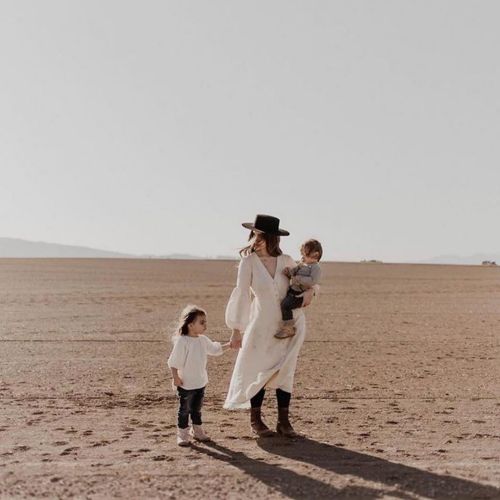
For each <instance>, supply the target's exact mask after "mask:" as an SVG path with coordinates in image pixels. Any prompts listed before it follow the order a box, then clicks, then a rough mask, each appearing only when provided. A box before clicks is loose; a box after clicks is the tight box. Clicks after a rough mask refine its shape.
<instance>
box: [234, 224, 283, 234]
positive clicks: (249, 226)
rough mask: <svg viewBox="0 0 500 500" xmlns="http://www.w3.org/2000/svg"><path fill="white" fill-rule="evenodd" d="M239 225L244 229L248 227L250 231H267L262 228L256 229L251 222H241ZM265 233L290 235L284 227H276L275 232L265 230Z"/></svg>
mask: <svg viewBox="0 0 500 500" xmlns="http://www.w3.org/2000/svg"><path fill="white" fill-rule="evenodd" d="M241 225H242V226H243V227H245V228H246V229H250V230H251V231H255V232H258V233H266V232H267V231H262V229H256V227H255V226H254V223H253V222H242V223H241ZM267 234H275V235H276V236H290V233H289V232H288V231H286V230H285V229H278V232H277V233H274V232H273V233H269V232H267Z"/></svg>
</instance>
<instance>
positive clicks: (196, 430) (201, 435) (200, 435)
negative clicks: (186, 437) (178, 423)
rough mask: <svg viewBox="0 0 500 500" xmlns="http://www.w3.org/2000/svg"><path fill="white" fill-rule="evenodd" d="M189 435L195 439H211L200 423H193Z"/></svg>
mask: <svg viewBox="0 0 500 500" xmlns="http://www.w3.org/2000/svg"><path fill="white" fill-rule="evenodd" d="M191 436H193V437H194V439H196V441H211V439H210V438H209V437H208V436H207V435H206V434H205V432H204V431H203V427H202V426H201V425H196V424H193V426H192V427H191Z"/></svg>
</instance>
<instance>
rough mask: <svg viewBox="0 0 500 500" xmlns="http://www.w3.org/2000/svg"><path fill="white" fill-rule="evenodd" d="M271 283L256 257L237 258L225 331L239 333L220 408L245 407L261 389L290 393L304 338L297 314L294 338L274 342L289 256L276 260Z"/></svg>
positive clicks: (299, 313) (303, 326)
mask: <svg viewBox="0 0 500 500" xmlns="http://www.w3.org/2000/svg"><path fill="white" fill-rule="evenodd" d="M277 260H278V261H277V263H276V272H275V274H274V278H273V277H272V276H271V275H270V273H269V271H268V270H267V268H266V267H265V266H264V264H263V263H262V261H261V260H260V259H259V257H258V256H257V254H256V253H251V254H250V255H248V256H246V257H243V258H242V260H241V262H240V265H239V268H238V279H237V282H236V288H235V289H234V290H233V292H232V294H231V297H230V299H229V302H228V304H227V308H226V324H227V326H228V327H229V328H232V329H237V330H240V331H241V332H244V334H243V341H242V347H241V349H240V350H239V353H238V357H237V358H236V363H235V365H234V370H233V375H232V377H231V383H230V385H229V391H228V394H227V398H226V401H225V403H224V408H227V409H230V410H233V409H237V408H250V398H252V397H253V396H255V395H256V394H257V393H258V392H259V391H260V389H262V387H264V386H266V387H267V388H279V389H282V390H284V391H287V392H292V387H293V377H294V374H295V367H296V365H297V357H298V355H299V351H300V348H301V346H302V343H303V342H304V337H305V334H306V321H305V316H304V311H303V310H302V309H294V311H293V317H294V319H295V328H296V334H295V336H294V337H292V338H289V339H284V340H280V339H277V338H275V337H274V334H275V333H276V332H277V331H278V328H279V326H280V321H281V308H280V303H281V301H282V300H283V299H284V297H285V295H286V292H287V290H288V286H289V279H288V278H287V277H286V276H285V275H284V274H283V272H282V271H283V268H285V267H294V266H295V265H296V262H295V261H294V260H293V259H292V258H291V257H290V256H289V255H280V256H279V257H277Z"/></svg>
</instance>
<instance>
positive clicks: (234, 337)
mask: <svg viewBox="0 0 500 500" xmlns="http://www.w3.org/2000/svg"><path fill="white" fill-rule="evenodd" d="M229 345H230V346H231V349H240V348H241V332H240V331H239V330H233V333H231V338H230V339H229Z"/></svg>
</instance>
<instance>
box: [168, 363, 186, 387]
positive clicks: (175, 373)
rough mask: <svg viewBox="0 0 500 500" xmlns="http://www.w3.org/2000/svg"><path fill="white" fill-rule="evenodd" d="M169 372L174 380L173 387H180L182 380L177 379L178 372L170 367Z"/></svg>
mask: <svg viewBox="0 0 500 500" xmlns="http://www.w3.org/2000/svg"><path fill="white" fill-rule="evenodd" d="M170 371H171V373H172V378H173V379H174V385H175V386H177V387H180V386H181V385H182V384H183V382H182V379H181V378H180V377H179V372H178V371H177V368H173V367H170Z"/></svg>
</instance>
